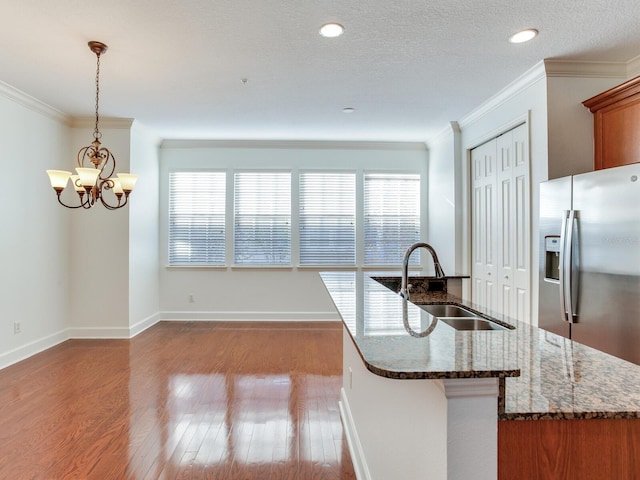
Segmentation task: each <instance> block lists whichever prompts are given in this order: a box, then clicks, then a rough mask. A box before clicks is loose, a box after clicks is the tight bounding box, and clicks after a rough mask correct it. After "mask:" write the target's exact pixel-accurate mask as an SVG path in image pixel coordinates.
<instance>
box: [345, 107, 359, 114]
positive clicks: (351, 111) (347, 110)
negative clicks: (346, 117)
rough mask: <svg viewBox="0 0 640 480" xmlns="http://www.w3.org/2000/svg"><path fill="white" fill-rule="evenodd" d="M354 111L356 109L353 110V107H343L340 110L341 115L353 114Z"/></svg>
mask: <svg viewBox="0 0 640 480" xmlns="http://www.w3.org/2000/svg"><path fill="white" fill-rule="evenodd" d="M355 111H356V109H355V108H353V107H344V108H343V109H342V113H353V112H355Z"/></svg>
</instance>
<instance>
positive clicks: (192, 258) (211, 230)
mask: <svg viewBox="0 0 640 480" xmlns="http://www.w3.org/2000/svg"><path fill="white" fill-rule="evenodd" d="M225 187H226V174H225V172H171V173H170V174H169V265H224V264H225Z"/></svg>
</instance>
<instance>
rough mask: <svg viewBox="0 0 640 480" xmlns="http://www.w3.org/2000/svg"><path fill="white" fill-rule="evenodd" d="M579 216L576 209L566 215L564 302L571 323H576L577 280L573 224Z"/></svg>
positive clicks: (567, 318)
mask: <svg viewBox="0 0 640 480" xmlns="http://www.w3.org/2000/svg"><path fill="white" fill-rule="evenodd" d="M577 217H578V212H577V211H576V210H569V212H568V218H566V217H565V220H566V224H565V229H566V230H565V231H566V236H567V237H566V238H567V243H566V244H565V247H566V250H565V255H564V261H565V263H564V273H565V276H564V278H565V282H564V303H565V305H566V310H565V311H566V315H567V316H566V320H567V321H568V322H570V323H574V322H575V319H576V316H575V313H574V308H573V287H574V281H575V279H574V278H573V248H574V241H573V226H574V223H575V221H576V218H577Z"/></svg>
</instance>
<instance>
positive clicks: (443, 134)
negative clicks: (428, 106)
mask: <svg viewBox="0 0 640 480" xmlns="http://www.w3.org/2000/svg"><path fill="white" fill-rule="evenodd" d="M460 132H461V129H460V125H459V124H458V122H456V121H453V122H449V124H448V125H447V126H446V127H444V128H443V129H442V130H440V131H439V132H438V133H436V134H435V135H433V136H432V137H430V138H429V140H427V142H426V143H427V147H429V146H431V145H434V144H437V143H439V142H441V141H444V140H447V139H449V138H451V137H453V136H454V135H455V134H456V133H460Z"/></svg>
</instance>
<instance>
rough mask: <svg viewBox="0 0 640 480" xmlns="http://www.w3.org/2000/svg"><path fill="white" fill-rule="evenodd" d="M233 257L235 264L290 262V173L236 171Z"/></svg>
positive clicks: (288, 263)
mask: <svg viewBox="0 0 640 480" xmlns="http://www.w3.org/2000/svg"><path fill="white" fill-rule="evenodd" d="M234 197H235V206H234V213H235V220H234V224H235V232H234V258H235V263H236V264H238V265H290V264H291V174H290V173H289V172H237V173H236V174H235V196H234Z"/></svg>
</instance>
